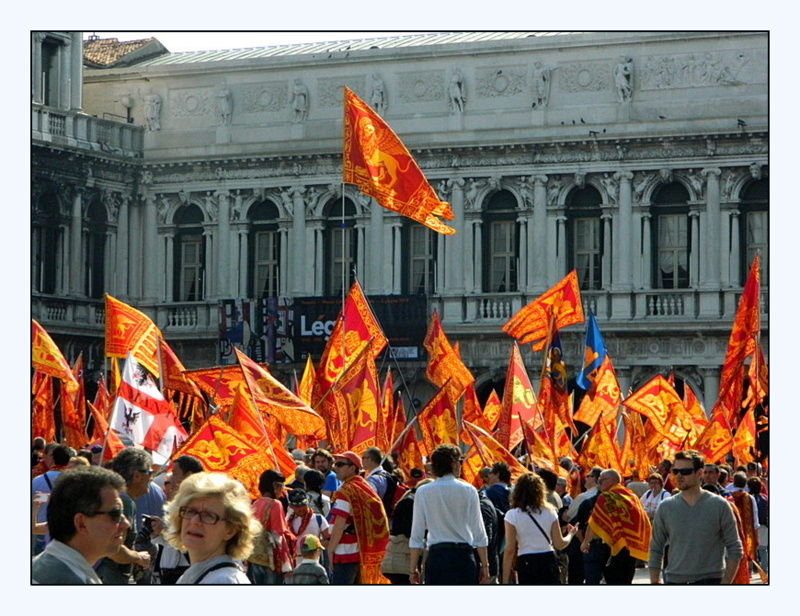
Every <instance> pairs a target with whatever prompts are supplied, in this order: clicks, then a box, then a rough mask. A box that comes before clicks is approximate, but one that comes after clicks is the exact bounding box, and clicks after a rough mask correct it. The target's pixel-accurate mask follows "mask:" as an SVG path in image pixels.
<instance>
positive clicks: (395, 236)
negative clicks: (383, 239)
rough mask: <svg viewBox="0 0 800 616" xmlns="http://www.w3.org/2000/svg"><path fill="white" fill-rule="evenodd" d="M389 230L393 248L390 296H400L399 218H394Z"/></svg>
mask: <svg viewBox="0 0 800 616" xmlns="http://www.w3.org/2000/svg"><path fill="white" fill-rule="evenodd" d="M390 229H391V236H392V242H391V244H390V245H391V246H392V247H393V254H392V276H391V280H392V286H391V289H392V295H400V294H401V293H402V292H403V278H402V276H403V267H402V266H403V250H402V247H403V243H402V242H403V222H402V221H401V220H400V219H399V218H395V219H394V220H393V221H392V224H391V227H390ZM409 290H411V289H409Z"/></svg>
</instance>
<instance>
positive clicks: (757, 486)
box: [734, 477, 764, 496]
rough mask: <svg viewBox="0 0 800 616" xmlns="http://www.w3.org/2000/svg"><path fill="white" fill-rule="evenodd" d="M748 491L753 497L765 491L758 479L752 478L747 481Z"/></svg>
mask: <svg viewBox="0 0 800 616" xmlns="http://www.w3.org/2000/svg"><path fill="white" fill-rule="evenodd" d="M734 485H735V484H734ZM747 491H748V492H750V494H752V495H753V496H755V495H756V494H761V493H762V492H763V491H764V485H763V484H762V483H761V480H760V479H759V478H758V477H750V478H749V479H748V480H747Z"/></svg>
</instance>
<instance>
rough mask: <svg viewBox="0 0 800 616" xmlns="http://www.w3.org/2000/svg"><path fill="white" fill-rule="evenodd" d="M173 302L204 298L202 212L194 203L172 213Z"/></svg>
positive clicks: (193, 300)
mask: <svg viewBox="0 0 800 616" xmlns="http://www.w3.org/2000/svg"><path fill="white" fill-rule="evenodd" d="M174 223H175V254H174V262H175V277H174V280H175V282H174V289H173V293H174V296H175V301H178V302H199V301H201V300H202V299H203V297H204V296H205V263H206V254H205V253H206V251H205V242H204V239H205V238H204V237H203V212H202V211H201V210H200V208H199V207H198V206H196V205H194V204H189V205H184V206H183V207H181V208H180V209H179V210H178V211H177V212H175V219H174Z"/></svg>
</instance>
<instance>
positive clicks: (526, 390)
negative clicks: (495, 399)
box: [497, 342, 542, 450]
mask: <svg viewBox="0 0 800 616" xmlns="http://www.w3.org/2000/svg"><path fill="white" fill-rule="evenodd" d="M523 421H524V422H526V423H528V424H529V425H530V426H531V427H532V428H533V429H534V430H537V429H539V427H540V426H541V425H542V418H541V415H540V413H539V408H538V406H537V405H536V395H535V394H534V392H533V387H532V386H531V381H530V379H529V378H528V373H527V372H526V370H525V364H523V363H522V356H521V355H520V352H519V347H518V346H517V343H516V342H515V343H514V344H513V345H512V346H511V355H510V357H509V360H508V369H507V370H506V383H505V388H504V389H503V403H502V410H501V412H500V418H499V419H498V422H497V442H498V443H500V444H501V445H502V446H503V447H505V448H506V449H509V450H511V449H514V447H516V446H517V444H518V443H519V442H520V441H521V440H522V437H523V435H522V425H521V422H523Z"/></svg>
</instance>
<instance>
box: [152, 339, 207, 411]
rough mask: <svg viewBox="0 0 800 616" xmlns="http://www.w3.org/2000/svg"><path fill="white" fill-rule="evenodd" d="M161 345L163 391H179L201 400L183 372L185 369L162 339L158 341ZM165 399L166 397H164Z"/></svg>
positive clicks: (194, 385) (198, 392)
mask: <svg viewBox="0 0 800 616" xmlns="http://www.w3.org/2000/svg"><path fill="white" fill-rule="evenodd" d="M159 343H160V345H161V367H162V369H163V372H164V375H163V379H162V382H163V388H164V389H165V390H172V391H180V392H183V393H185V394H189V395H191V396H197V397H198V398H202V394H201V393H200V390H199V389H198V388H197V385H196V384H195V383H194V382H193V381H192V380H191V379H189V378H188V377H187V376H186V374H185V372H186V368H184V367H183V363H182V362H181V360H180V359H178V356H177V355H175V352H174V351H173V350H172V349H171V348H170V346H169V345H168V344H167V341H166V340H164V339H163V338H160V339H159ZM165 397H166V396H165Z"/></svg>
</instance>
